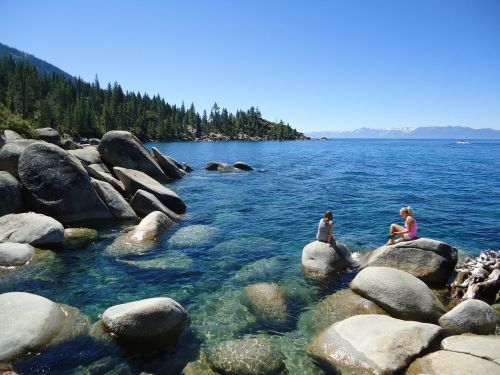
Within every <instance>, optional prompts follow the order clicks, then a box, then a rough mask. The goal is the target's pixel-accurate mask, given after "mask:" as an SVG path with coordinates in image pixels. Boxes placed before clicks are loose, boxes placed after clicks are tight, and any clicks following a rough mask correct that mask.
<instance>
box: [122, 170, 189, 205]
mask: <svg viewBox="0 0 500 375" xmlns="http://www.w3.org/2000/svg"><path fill="white" fill-rule="evenodd" d="M113 171H114V172H115V174H116V175H117V176H118V178H119V179H120V180H121V181H122V182H123V184H124V185H125V190H126V191H127V193H128V195H129V196H130V197H132V196H134V194H135V193H136V192H137V191H138V190H139V189H142V190H144V191H147V192H148V193H150V194H153V195H154V196H155V197H156V198H157V199H158V200H159V201H160V202H161V203H162V204H164V205H165V206H166V207H168V208H169V209H171V210H172V211H174V212H175V213H177V214H183V213H184V212H186V204H185V203H184V202H183V201H182V199H181V198H180V197H179V196H178V195H177V194H176V193H175V192H173V191H172V190H170V189H168V188H166V187H165V186H163V185H162V184H160V183H159V182H158V181H156V180H154V179H152V178H151V177H149V176H148V175H147V174H145V173H143V172H140V171H137V170H133V169H125V168H118V167H115V168H113Z"/></svg>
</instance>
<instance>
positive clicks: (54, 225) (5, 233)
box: [0, 212, 64, 247]
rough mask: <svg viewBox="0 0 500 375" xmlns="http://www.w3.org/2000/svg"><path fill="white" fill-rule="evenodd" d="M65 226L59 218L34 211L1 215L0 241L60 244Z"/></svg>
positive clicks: (39, 244) (35, 244) (41, 245)
mask: <svg viewBox="0 0 500 375" xmlns="http://www.w3.org/2000/svg"><path fill="white" fill-rule="evenodd" d="M63 239H64V227H63V226H62V224H61V223H60V222H58V221H57V220H55V219H53V218H51V217H48V216H45V215H42V214H36V213H34V212H27V213H22V214H10V215H5V216H2V217H0V242H18V243H28V244H31V245H33V246H40V247H44V246H49V245H60V244H61V243H62V242H63Z"/></svg>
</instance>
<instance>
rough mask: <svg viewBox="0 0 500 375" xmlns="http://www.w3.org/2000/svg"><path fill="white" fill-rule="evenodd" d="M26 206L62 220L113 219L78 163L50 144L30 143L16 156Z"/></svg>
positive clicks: (65, 221) (64, 221)
mask: <svg viewBox="0 0 500 375" xmlns="http://www.w3.org/2000/svg"><path fill="white" fill-rule="evenodd" d="M19 179H20V181H21V184H22V185H23V187H24V188H25V191H26V201H25V203H26V205H27V206H28V207H30V208H31V209H33V210H34V211H36V212H40V213H43V214H46V215H48V216H51V217H54V218H56V219H57V220H59V221H61V222H62V223H74V222H83V221H92V220H109V219H112V218H113V216H112V215H111V213H110V211H109V210H108V208H107V206H106V205H105V204H104V202H103V201H102V200H101V198H99V196H98V195H97V193H96V191H95V190H94V188H93V187H92V184H91V182H90V177H89V175H88V174H87V172H86V171H85V169H84V168H83V167H82V165H81V163H80V162H79V161H77V160H75V159H74V158H72V157H70V156H69V155H68V154H67V153H66V152H65V151H64V150H63V149H61V148H60V147H57V146H55V145H52V144H49V143H42V142H37V143H33V144H31V145H29V146H28V147H26V150H24V152H23V154H22V155H21V157H20V158H19Z"/></svg>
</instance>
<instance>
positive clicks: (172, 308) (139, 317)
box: [102, 297, 187, 344]
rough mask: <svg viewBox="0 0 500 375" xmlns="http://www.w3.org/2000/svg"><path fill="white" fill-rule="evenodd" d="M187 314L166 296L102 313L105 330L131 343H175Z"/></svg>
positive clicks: (128, 304) (118, 306) (122, 305)
mask: <svg viewBox="0 0 500 375" xmlns="http://www.w3.org/2000/svg"><path fill="white" fill-rule="evenodd" d="M186 320H187V313H186V311H185V310H184V308H183V307H182V306H181V305H180V304H179V303H178V302H176V301H174V300H173V299H171V298H167V297H159V298H148V299H144V300H140V301H134V302H129V303H124V304H121V305H116V306H112V307H110V308H108V309H107V310H106V311H104V313H103V314H102V322H103V324H104V327H105V328H106V329H107V330H108V331H109V332H111V333H112V334H113V335H114V336H115V337H116V338H117V339H119V340H123V341H127V342H132V343H151V344H153V343H155V342H164V341H175V339H176V338H177V337H178V336H179V334H180V333H181V332H182V330H183V329H184V324H185V322H186Z"/></svg>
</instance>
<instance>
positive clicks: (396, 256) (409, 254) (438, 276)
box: [359, 238, 458, 285]
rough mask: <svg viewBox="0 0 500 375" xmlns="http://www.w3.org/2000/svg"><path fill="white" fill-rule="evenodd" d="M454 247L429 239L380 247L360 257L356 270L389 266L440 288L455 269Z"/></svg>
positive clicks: (456, 254) (455, 255)
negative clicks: (358, 266) (358, 268)
mask: <svg viewBox="0 0 500 375" xmlns="http://www.w3.org/2000/svg"><path fill="white" fill-rule="evenodd" d="M457 260H458V252H457V249H455V248H454V247H452V246H450V245H448V244H446V243H444V242H439V241H435V240H432V239H429V238H419V239H416V240H413V241H403V242H399V243H397V244H395V245H391V246H382V247H380V248H378V249H376V250H374V251H371V252H369V253H367V254H363V255H362V256H361V258H360V261H359V263H360V268H361V269H363V268H366V267H370V266H375V267H391V268H396V269H399V270H401V271H405V272H408V273H410V274H412V275H413V276H415V277H418V278H419V279H420V280H422V281H424V282H425V283H428V284H434V285H444V284H446V283H447V282H448V279H449V278H450V275H451V274H452V273H453V270H454V269H455V265H456V264H457Z"/></svg>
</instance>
